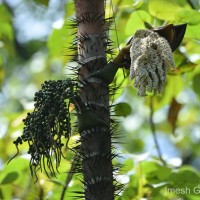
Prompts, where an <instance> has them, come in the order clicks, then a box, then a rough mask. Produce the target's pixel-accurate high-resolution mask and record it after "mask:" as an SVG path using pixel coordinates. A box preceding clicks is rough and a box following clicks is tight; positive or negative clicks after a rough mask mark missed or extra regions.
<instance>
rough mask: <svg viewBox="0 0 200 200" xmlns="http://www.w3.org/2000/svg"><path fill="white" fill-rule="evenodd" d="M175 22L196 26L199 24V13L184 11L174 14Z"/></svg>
mask: <svg viewBox="0 0 200 200" xmlns="http://www.w3.org/2000/svg"><path fill="white" fill-rule="evenodd" d="M176 21H178V22H180V23H188V24H190V25H196V24H199V23H200V12H198V11H197V10H189V9H184V10H180V11H178V12H177V13H176Z"/></svg>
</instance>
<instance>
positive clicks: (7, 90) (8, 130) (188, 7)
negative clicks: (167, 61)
mask: <svg viewBox="0 0 200 200" xmlns="http://www.w3.org/2000/svg"><path fill="white" fill-rule="evenodd" d="M106 9H107V10H106V15H107V17H109V16H111V15H112V14H113V11H114V12H115V14H116V15H115V23H114V24H113V26H112V29H111V31H110V37H111V39H112V40H113V41H114V47H115V48H114V51H115V52H116V53H117V52H118V47H122V46H124V45H125V44H126V42H127V41H128V38H129V37H130V36H131V35H133V34H134V32H135V31H136V30H137V29H140V28H145V27H144V22H148V23H150V24H151V25H152V26H154V27H158V26H161V25H162V24H163V23H167V24H169V23H173V24H181V23H187V24H188V26H187V31H186V34H185V38H184V40H183V42H182V44H181V46H180V48H179V49H178V50H176V52H175V53H174V59H175V62H176V65H177V70H176V71H175V72H172V73H170V74H169V75H168V81H167V84H166V87H165V92H164V93H163V94H162V95H160V96H157V97H145V98H141V97H138V96H137V95H136V90H135V88H134V87H133V82H131V81H129V79H128V77H127V76H128V74H127V72H126V73H125V74H126V78H124V75H123V71H122V70H119V72H118V73H117V77H116V80H115V82H116V83H117V84H118V83H120V84H122V87H121V89H120V90H118V91H117V93H116V95H115V102H117V103H121V104H120V106H118V107H117V108H116V109H115V110H116V113H117V114H118V115H120V117H119V118H120V121H121V123H120V130H121V132H122V136H123V137H122V138H121V139H120V142H121V143H120V144H116V151H117V153H119V154H120V155H121V157H118V158H116V159H115V160H114V163H115V164H120V165H122V168H121V169H120V170H119V176H118V180H119V182H121V183H124V184H125V186H124V191H123V192H121V193H119V194H120V195H121V197H120V195H119V197H117V199H130V200H133V199H142V198H143V199H153V200H154V199H155V200H156V199H170V200H171V199H188V200H193V199H194V200H195V199H199V195H200V187H199V184H200V178H199V177H200V173H199V170H200V167H199V166H200V126H199V124H200V89H199V85H200V31H199V30H200V13H199V10H200V3H199V1H197V0H112V2H111V1H107V8H106ZM71 17H74V8H73V1H72V0H68V1H66V0H62V1H59V2H58V1H56V0H50V1H48V0H29V1H26V0H16V1H11V0H5V1H0V88H1V89H0V199H6V200H7V199H8V200H9V199H15V200H16V199H20V200H22V199H26V200H32V199H49V200H50V199H52V200H54V199H60V196H61V192H62V191H63V188H64V185H65V181H66V178H67V176H68V174H67V171H68V170H69V169H70V161H71V159H72V156H73V154H72V152H70V151H69V150H67V149H64V154H65V155H66V158H65V159H63V160H62V162H61V166H60V168H59V172H60V173H58V174H57V178H52V180H49V179H48V178H47V177H46V176H45V174H43V173H40V172H39V181H38V182H36V183H34V182H35V180H34V179H33V178H32V177H31V175H30V170H29V160H28V159H29V156H28V155H27V154H26V150H27V145H26V144H25V145H23V146H22V147H21V148H20V156H18V157H17V158H15V159H14V160H13V161H12V162H10V163H9V165H7V162H8V160H9V159H10V158H11V157H12V156H13V155H14V154H15V153H16V149H15V146H14V145H13V143H12V141H13V140H14V139H15V138H17V136H19V135H20V134H21V133H22V130H23V123H22V119H23V118H25V117H26V113H27V112H28V111H31V110H32V109H33V97H34V93H35V92H36V91H37V90H39V89H40V85H41V84H42V83H43V82H44V81H45V80H49V79H56V80H57V79H65V78H66V77H67V76H69V73H70V71H69V67H68V66H75V65H76V64H75V63H73V62H70V57H69V56H66V55H68V54H70V50H69V46H70V43H71V42H72V41H73V33H74V30H72V29H70V28H69V24H70V23H69V18H71ZM116 33H117V34H116ZM122 80H123V82H122ZM151 98H152V99H151ZM151 100H152V101H153V106H154V109H155V111H154V116H153V119H154V124H155V126H156V134H157V140H158V142H159V146H160V150H161V152H162V154H163V158H164V159H165V160H166V162H167V165H166V166H164V165H163V163H162V162H161V161H160V160H159V158H158V154H157V149H156V148H155V144H154V140H153V135H152V132H151V124H150V123H149V116H150V106H149V105H150V101H151ZM172 111H173V112H172ZM74 132H76V130H74ZM77 137H78V136H77V134H74V135H73V137H72V139H71V141H70V142H71V145H73V144H74V141H75V139H77ZM118 142H119V140H118ZM78 179H79V177H77V176H75V177H74V178H73V179H72V181H71V182H70V184H69V186H68V188H67V192H66V195H65V199H72V196H73V193H72V192H73V191H79V190H82V185H81V184H80V182H79V180H78ZM168 188H171V189H172V188H173V189H174V191H173V192H170V191H169V190H168ZM186 188H188V190H186ZM175 189H176V190H175Z"/></svg>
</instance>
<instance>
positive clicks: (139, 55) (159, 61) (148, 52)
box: [130, 30, 175, 96]
mask: <svg viewBox="0 0 200 200" xmlns="http://www.w3.org/2000/svg"><path fill="white" fill-rule="evenodd" d="M130 56H131V67H130V78H131V79H135V82H134V86H135V87H136V88H137V89H138V95H140V96H146V95H147V92H150V93H153V94H154V95H156V94H159V93H161V92H162V91H163V88H164V84H165V81H166V76H167V71H168V70H169V69H171V68H172V69H174V68H175V64H174V60H173V55H172V50H171V48H170V46H169V43H168V42H167V40H166V39H165V38H163V37H161V36H159V35H158V34H157V33H156V32H153V31H151V30H138V31H137V32H136V33H135V35H134V36H133V40H132V44H131V48H130Z"/></svg>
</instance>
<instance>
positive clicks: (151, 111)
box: [149, 97, 166, 165]
mask: <svg viewBox="0 0 200 200" xmlns="http://www.w3.org/2000/svg"><path fill="white" fill-rule="evenodd" d="M153 113H154V110H153V97H150V117H149V121H150V127H151V132H152V135H153V139H154V143H155V145H156V149H157V152H158V156H159V158H160V160H161V162H162V163H163V164H164V165H166V162H165V160H163V158H162V153H161V150H160V147H159V144H158V140H157V137H156V127H155V124H154V122H153Z"/></svg>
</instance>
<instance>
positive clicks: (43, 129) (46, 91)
mask: <svg viewBox="0 0 200 200" xmlns="http://www.w3.org/2000/svg"><path fill="white" fill-rule="evenodd" d="M77 87H78V85H77V83H76V82H73V81H71V80H70V79H67V80H58V81H45V82H44V84H42V86H41V90H39V91H38V92H36V94H35V97H34V101H35V104H34V106H35V108H34V110H33V112H32V113H28V114H27V117H26V118H25V119H24V120H23V122H24V125H25V126H24V130H23V134H22V136H20V137H18V138H17V139H16V140H15V141H14V142H13V143H14V144H15V145H16V147H17V149H18V145H19V144H22V143H23V142H28V145H29V150H28V153H29V154H30V155H31V159H30V168H31V172H32V173H33V171H34V172H35V173H36V171H37V170H38V169H44V170H45V172H46V173H47V171H46V169H45V165H47V167H48V168H49V169H50V171H51V172H52V173H54V166H53V165H54V163H56V169H57V168H58V166H59V164H60V159H61V156H62V153H61V148H62V146H64V144H63V142H62V141H63V138H66V139H67V140H68V139H69V137H70V133H71V124H70V113H69V105H70V100H69V99H70V98H72V97H73V96H74V95H76V92H77ZM54 161H55V162H54ZM54 174H55V173H54ZM47 175H48V173H47Z"/></svg>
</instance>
